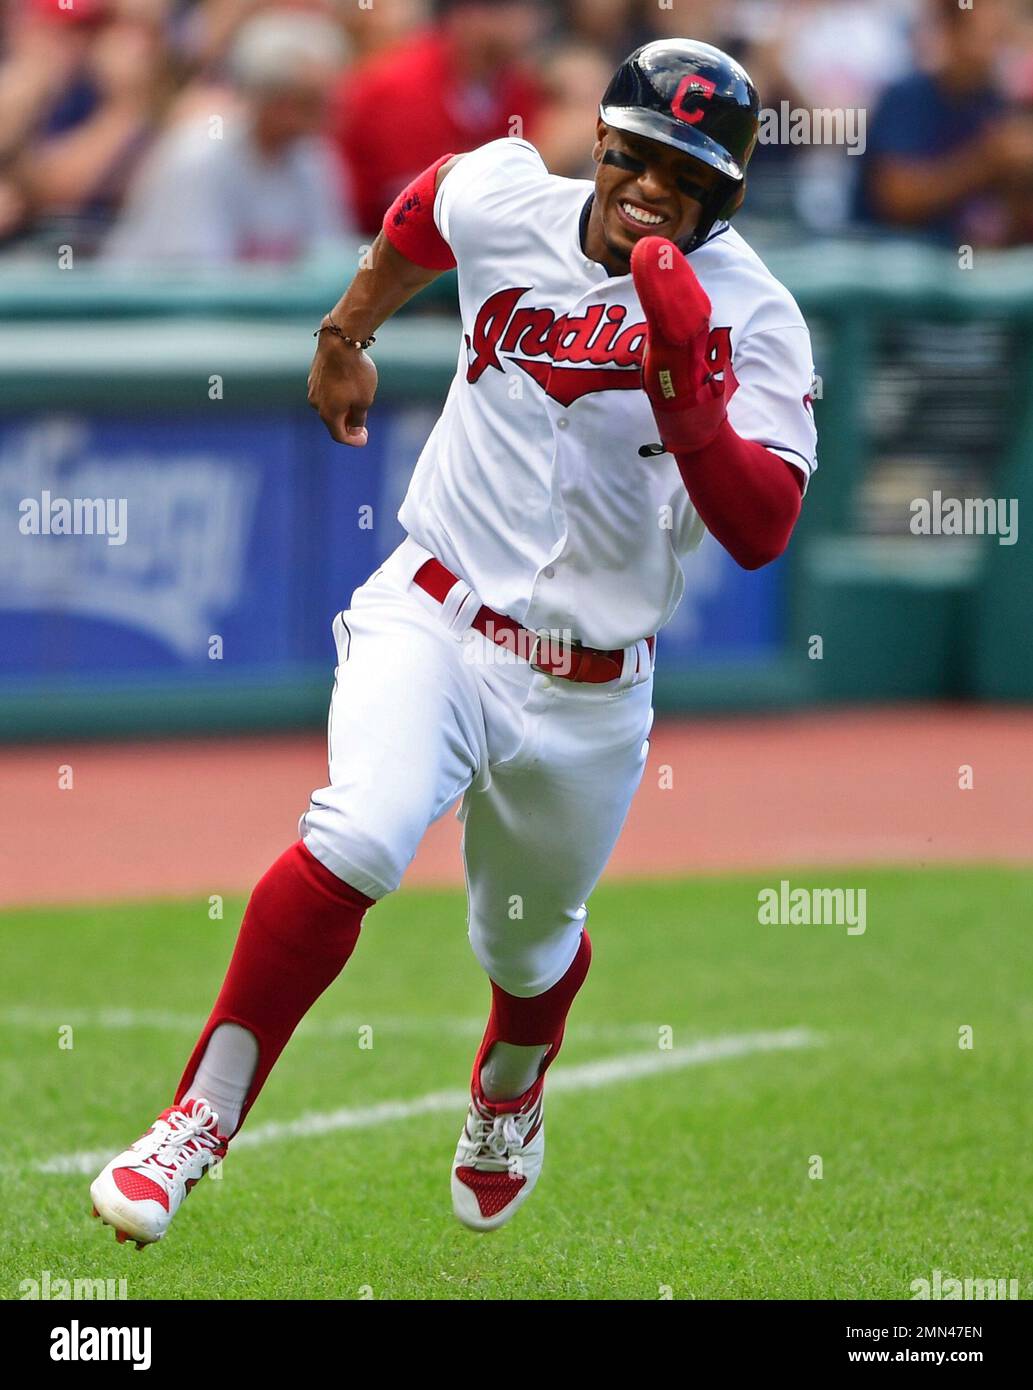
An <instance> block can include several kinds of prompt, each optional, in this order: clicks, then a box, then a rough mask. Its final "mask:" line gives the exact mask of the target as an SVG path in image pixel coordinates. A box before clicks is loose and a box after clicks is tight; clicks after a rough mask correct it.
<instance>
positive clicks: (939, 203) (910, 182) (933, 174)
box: [872, 146, 990, 224]
mask: <svg viewBox="0 0 1033 1390" xmlns="http://www.w3.org/2000/svg"><path fill="white" fill-rule="evenodd" d="M989 182H990V176H989V167H988V165H987V163H986V161H985V160H984V159H983V158H981V151H980V150H979V149H978V148H976V147H975V146H972V147H970V148H969V149H966V150H962V151H956V152H955V153H953V154H951V155H950V156H949V157H948V158H946V159H934V160H904V159H887V160H883V161H882V162H881V163H880V164H879V165H878V166H877V167H876V170H875V176H874V178H873V180H872V190H873V198H874V201H875V204H876V207H877V208H878V210H879V212H880V213H881V214H882V215H883V216H884V217H888V218H890V219H891V220H893V221H895V222H902V223H905V224H912V223H922V222H925V221H928V219H929V218H931V217H940V216H942V215H943V214H944V213H946V212H949V211H950V210H951V208H953V207H954V206H955V205H956V204H957V203H959V202H960V201H961V200H962V199H964V198H967V197H970V196H971V195H972V194H973V193H978V192H979V191H980V190H981V189H983V188H985V187H986V186H987V184H988V183H989Z"/></svg>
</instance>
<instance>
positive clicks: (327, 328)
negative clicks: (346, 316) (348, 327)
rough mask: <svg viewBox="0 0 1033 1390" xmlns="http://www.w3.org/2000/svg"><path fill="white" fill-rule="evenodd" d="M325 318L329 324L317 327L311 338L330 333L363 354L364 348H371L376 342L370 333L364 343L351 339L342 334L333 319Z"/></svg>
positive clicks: (347, 335) (328, 316)
mask: <svg viewBox="0 0 1033 1390" xmlns="http://www.w3.org/2000/svg"><path fill="white" fill-rule="evenodd" d="M326 317H327V319H328V320H329V322H328V323H321V324H320V325H319V327H318V328H317V329H316V331H315V332H314V333H313V334H312V336H313V338H318V337H319V335H320V333H332V334H333V335H334V337H335V338H340V340H341V342H342V343H348V344H349V345H350V346H351V347H357V348H359V349H360V351H363V352H364V351H365V350H366V348H368V347H372V346H373V344H374V343H375V342H376V341H377V340H376V337H375V336H374V335H373V334H372V333H371V334H370V335H369V337H368V338H366V339H365V341H363V342H360V341H359V340H358V338H352V337H351V336H350V335H349V334H347V333H343V332H342V331H341V329H340V328H338V326H337V324H336V323H334V321H333V319H332V318H330V315H329V314H327V316H326Z"/></svg>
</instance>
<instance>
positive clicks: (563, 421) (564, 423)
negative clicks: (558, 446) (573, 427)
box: [556, 415, 570, 430]
mask: <svg viewBox="0 0 1033 1390" xmlns="http://www.w3.org/2000/svg"><path fill="white" fill-rule="evenodd" d="M569 427H570V421H569V420H568V419H567V417H566V416H565V415H564V416H562V417H561V418H560V419H559V420H557V422H556V428H557V429H560V430H565V429H569Z"/></svg>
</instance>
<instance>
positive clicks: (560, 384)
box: [466, 286, 732, 406]
mask: <svg viewBox="0 0 1033 1390" xmlns="http://www.w3.org/2000/svg"><path fill="white" fill-rule="evenodd" d="M529 289H530V286H524V287H523V288H522V289H509V290H499V291H498V293H497V294H493V295H492V296H491V297H490V298H489V299H486V300H485V301H484V303H483V304H482V305H481V307H480V309H479V310H478V313H477V319H476V322H475V323H474V326H473V332H472V333H468V334H467V335H466V346H467V348H468V349H469V353H470V359H469V363H468V365H467V369H466V379H467V381H469V382H470V383H472V384H476V383H477V382H478V381H480V379H481V377H482V376H483V375H484V373H485V372H486V371H487V370H488V368H489V367H492V368H494V370H495V371H497V372H505V370H506V367H505V365H504V361H505V362H510V363H512V364H513V365H514V366H517V367H519V368H520V370H521V371H523V372H526V373H527V375H528V376H529V377H531V378H532V379H533V380H534V381H536V382H537V383H538V385H539V386H540V387H541V388H542V390H543V391H544V392H545V394H546V395H547V396H551V397H552V399H553V400H554V401H559V403H560V405H564V406H568V405H573V403H574V402H575V401H576V400H580V399H581V397H582V396H589V395H592V394H593V393H594V392H596V391H640V390H641V389H642V357H643V354H644V352H645V346H646V332H647V329H646V324H645V322H644V321H642V322H640V323H631V324H629V323H627V322H626V319H627V314H628V311H627V309H626V308H625V307H624V306H623V305H622V304H613V305H611V306H610V307H609V308H607V307H606V305H605V304H590V305H589V306H588V308H587V309H586V310H585V312H584V313H583V314H563V315H562V316H561V317H559V318H557V317H556V314H555V313H554V312H553V310H552V309H533V308H529V307H523V308H518V307H517V305H518V304H519V303H520V300H521V299H523V297H524V295H525V294H527V293H528V292H529ZM731 343H732V334H731V329H729V328H715V329H714V330H713V331H712V332H711V334H710V338H709V341H708V343H707V361H708V363H709V365H710V370H711V372H713V373H715V374H716V373H719V372H722V371H724V370H725V368H726V367H730V366H731V360H732V346H731ZM561 364H562V365H561ZM568 364H569V365H568Z"/></svg>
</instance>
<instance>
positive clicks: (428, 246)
mask: <svg viewBox="0 0 1033 1390" xmlns="http://www.w3.org/2000/svg"><path fill="white" fill-rule="evenodd" d="M454 158H455V155H452V154H443V155H442V156H441V158H440V159H439V160H438V161H437V163H435V164H432V165H431V166H430V168H429V169H424V171H423V173H422V174H420V175H419V176H418V177H417V178H415V179H413V181H412V183H411V184H410V185H409V186H408V188H403V189H402V191H401V193H399V195H398V197H397V198H396V199H395V200H394V202H393V203H392V204H391V206H390V207H389V208H388V210H387V212H386V213H385V214H384V235H385V236H386V237H387V239H388V241H389V242H390V243H391V245H392V246H393V247H394V248H395V250H396V251H399V252H401V254H402V255H403V256H404V257H405V258H406V260H409V261H413V262H414V263H415V264H416V265H422V266H424V267H425V269H427V270H453V269H454V268H455V263H456V258H455V256H453V255H452V248H451V246H449V244H448V242H447V241H446V240H445V238H444V237H443V236H442V235H441V233H440V232H439V231H438V228H437V224H436V223H435V221H434V198H435V192H436V190H435V185H436V183H437V176H438V170H439V169H440V168H441V166H442V164H447V163H448V161H449V160H450V159H454Z"/></svg>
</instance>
